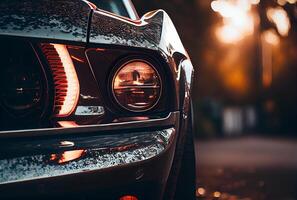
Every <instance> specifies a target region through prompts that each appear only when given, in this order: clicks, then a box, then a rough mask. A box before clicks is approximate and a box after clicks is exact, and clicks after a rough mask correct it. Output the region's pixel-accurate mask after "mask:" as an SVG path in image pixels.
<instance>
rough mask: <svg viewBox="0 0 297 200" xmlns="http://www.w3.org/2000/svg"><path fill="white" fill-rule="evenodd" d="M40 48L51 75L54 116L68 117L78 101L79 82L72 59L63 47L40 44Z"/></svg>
mask: <svg viewBox="0 0 297 200" xmlns="http://www.w3.org/2000/svg"><path fill="white" fill-rule="evenodd" d="M41 48H42V51H43V53H44V54H45V56H46V58H47V60H48V63H49V65H50V67H51V70H52V73H53V79H54V84H55V113H56V116H57V117H66V116H69V115H70V114H71V113H72V112H73V110H74V109H75V107H76V105H77V102H78V99H79V81H78V78H77V74H76V70H75V68H74V65H73V62H72V59H71V57H70V55H69V52H68V50H67V47H66V46H65V45H62V44H42V45H41Z"/></svg>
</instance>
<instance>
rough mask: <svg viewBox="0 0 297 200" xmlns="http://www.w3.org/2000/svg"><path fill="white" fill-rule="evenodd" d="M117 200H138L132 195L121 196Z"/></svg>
mask: <svg viewBox="0 0 297 200" xmlns="http://www.w3.org/2000/svg"><path fill="white" fill-rule="evenodd" d="M119 200H138V198H137V197H135V196H132V195H125V196H122V197H121V198H120V199H119Z"/></svg>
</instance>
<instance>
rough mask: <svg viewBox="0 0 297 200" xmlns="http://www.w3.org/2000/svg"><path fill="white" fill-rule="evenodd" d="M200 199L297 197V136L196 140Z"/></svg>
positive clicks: (292, 199)
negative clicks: (290, 137)
mask: <svg viewBox="0 0 297 200" xmlns="http://www.w3.org/2000/svg"><path fill="white" fill-rule="evenodd" d="M196 152H198V153H197V154H196V162H197V163H196V165H197V175H198V177H197V190H196V196H197V199H201V200H202V199H203V200H209V199H222V200H264V199H265V200H266V199H267V200H274V199H275V200H297V139H282V138H264V137H257V136H245V137H238V138H229V139H217V140H211V141H198V142H196Z"/></svg>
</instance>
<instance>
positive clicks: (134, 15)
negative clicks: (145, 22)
mask: <svg viewBox="0 0 297 200" xmlns="http://www.w3.org/2000/svg"><path fill="white" fill-rule="evenodd" d="M123 3H124V5H125V8H126V10H127V12H128V14H129V16H130V18H131V19H132V20H138V19H139V16H138V15H137V13H136V10H135V8H134V5H133V4H132V2H131V0H123Z"/></svg>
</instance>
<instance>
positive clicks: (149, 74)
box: [112, 60, 162, 112]
mask: <svg viewBox="0 0 297 200" xmlns="http://www.w3.org/2000/svg"><path fill="white" fill-rule="evenodd" d="M161 91H162V90H161V77H160V75H159V73H158V72H157V70H156V69H155V67H154V66H153V65H152V64H150V63H149V62H147V61H144V60H131V61H129V62H126V63H125V64H123V65H122V66H121V67H120V68H119V69H118V70H117V72H116V73H115V75H114V77H113V81H112V92H113V95H114V98H115V99H116V101H117V103H118V104H119V105H120V106H122V107H123V108H125V109H126V110H129V111H133V112H144V111H148V110H150V109H152V108H153V107H154V106H155V105H156V104H157V103H158V101H159V99H160V96H161Z"/></svg>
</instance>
